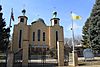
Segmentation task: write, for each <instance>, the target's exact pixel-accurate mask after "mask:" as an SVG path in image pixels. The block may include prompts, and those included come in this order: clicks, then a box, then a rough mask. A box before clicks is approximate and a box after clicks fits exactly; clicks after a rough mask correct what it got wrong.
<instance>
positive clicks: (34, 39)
mask: <svg viewBox="0 0 100 67" xmlns="http://www.w3.org/2000/svg"><path fill="white" fill-rule="evenodd" d="M33 41H35V32H33Z"/></svg>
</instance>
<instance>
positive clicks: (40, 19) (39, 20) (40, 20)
mask: <svg viewBox="0 0 100 67" xmlns="http://www.w3.org/2000/svg"><path fill="white" fill-rule="evenodd" d="M36 22H42V23H44V24H45V22H44V20H43V19H42V18H38V19H37V20H36V21H34V22H32V23H31V24H34V23H36ZM45 25H46V24H45Z"/></svg>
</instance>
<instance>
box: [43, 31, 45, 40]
mask: <svg viewBox="0 0 100 67" xmlns="http://www.w3.org/2000/svg"><path fill="white" fill-rule="evenodd" d="M43 41H45V32H43Z"/></svg>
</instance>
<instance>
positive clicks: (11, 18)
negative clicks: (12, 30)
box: [9, 8, 14, 27]
mask: <svg viewBox="0 0 100 67" xmlns="http://www.w3.org/2000/svg"><path fill="white" fill-rule="evenodd" d="M11 20H13V21H14V15H13V8H12V9H11V16H10V23H9V27H12V26H11Z"/></svg>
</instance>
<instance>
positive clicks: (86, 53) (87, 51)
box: [83, 48, 94, 60]
mask: <svg viewBox="0 0 100 67" xmlns="http://www.w3.org/2000/svg"><path fill="white" fill-rule="evenodd" d="M83 55H84V58H85V60H86V59H93V58H94V54H93V51H92V49H91V48H87V49H84V51H83Z"/></svg>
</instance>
